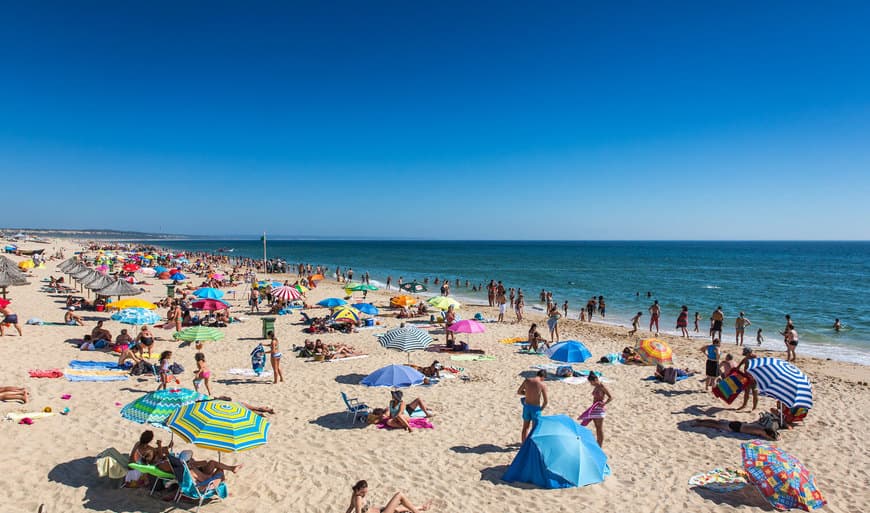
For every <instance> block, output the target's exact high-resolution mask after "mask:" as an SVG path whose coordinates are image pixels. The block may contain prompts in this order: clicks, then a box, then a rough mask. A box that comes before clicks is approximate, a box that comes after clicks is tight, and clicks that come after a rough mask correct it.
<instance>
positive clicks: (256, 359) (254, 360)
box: [251, 344, 266, 376]
mask: <svg viewBox="0 0 870 513" xmlns="http://www.w3.org/2000/svg"><path fill="white" fill-rule="evenodd" d="M251 368H252V369H253V370H254V374H256V375H257V376H259V375H261V374H262V373H263V369H265V368H266V349H265V348H263V344H257V347H255V348H254V350H253V351H251Z"/></svg>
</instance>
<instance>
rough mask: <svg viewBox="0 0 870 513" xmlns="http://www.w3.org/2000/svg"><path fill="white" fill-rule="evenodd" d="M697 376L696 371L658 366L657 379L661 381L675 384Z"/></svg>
mask: <svg viewBox="0 0 870 513" xmlns="http://www.w3.org/2000/svg"><path fill="white" fill-rule="evenodd" d="M694 375H695V371H693V370H690V369H688V368H685V369H675V368H673V367H665V366H663V365H662V364H657V365H656V372H655V378H656V379H657V380H659V381H665V382H667V383H671V384H674V383H675V382H676V381H677V380H679V379H683V378H688V377H691V376H694Z"/></svg>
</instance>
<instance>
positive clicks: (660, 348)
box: [635, 338, 674, 365]
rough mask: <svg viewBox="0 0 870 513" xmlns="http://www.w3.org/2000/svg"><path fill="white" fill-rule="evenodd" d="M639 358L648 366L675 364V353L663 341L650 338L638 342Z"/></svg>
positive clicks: (636, 348)
mask: <svg viewBox="0 0 870 513" xmlns="http://www.w3.org/2000/svg"><path fill="white" fill-rule="evenodd" d="M635 350H636V351H637V354H638V356H640V359H641V360H643V361H644V362H645V363H646V364H648V365H668V364H671V363H673V358H674V352H673V351H671V346H669V345H668V344H666V343H665V342H664V341H663V340H659V339H657V338H648V339H645V340H641V341H640V342H638V344H637V347H635Z"/></svg>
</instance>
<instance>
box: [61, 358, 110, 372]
mask: <svg viewBox="0 0 870 513" xmlns="http://www.w3.org/2000/svg"><path fill="white" fill-rule="evenodd" d="M69 368H70V369H92V370H100V369H102V370H120V369H121V367H119V366H118V363H117V362H95V361H89V360H73V361H71V362H69Z"/></svg>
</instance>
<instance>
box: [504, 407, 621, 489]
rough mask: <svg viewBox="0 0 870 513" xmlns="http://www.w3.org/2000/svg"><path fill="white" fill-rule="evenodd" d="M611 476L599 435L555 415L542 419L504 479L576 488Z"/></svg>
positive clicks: (544, 486) (565, 417) (567, 417)
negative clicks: (597, 439) (596, 435)
mask: <svg viewBox="0 0 870 513" xmlns="http://www.w3.org/2000/svg"><path fill="white" fill-rule="evenodd" d="M609 475H610V467H609V466H608V465H607V455H606V454H604V451H602V450H601V447H599V446H598V442H596V440H595V435H594V434H592V432H591V431H589V430H588V429H587V428H585V427H583V426H581V425H580V424H578V423H577V422H576V421H575V420H574V419H572V418H571V417H569V416H567V415H551V416H541V417H538V420H537V421H536V422H535V427H534V428H533V429H532V432H531V433H530V434H529V436H528V438H526V440H525V442H523V445H522V446H520V450H519V452H517V455H516V457H514V460H513V462H512V463H511V465H510V467H508V469H507V471H506V472H505V473H504V475H503V476H502V480H503V481H507V482H523V483H532V484H536V485H538V486H540V487H542V488H573V487H575V486H586V485H590V484H595V483H600V482H602V481H604V478H605V477H607V476H609Z"/></svg>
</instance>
